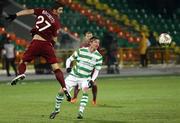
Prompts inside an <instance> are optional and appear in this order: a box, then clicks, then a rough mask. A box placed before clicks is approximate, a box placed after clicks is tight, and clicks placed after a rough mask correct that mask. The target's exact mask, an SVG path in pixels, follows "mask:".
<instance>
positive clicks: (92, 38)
mask: <svg viewBox="0 0 180 123" xmlns="http://www.w3.org/2000/svg"><path fill="white" fill-rule="evenodd" d="M94 40H99V38H98V37H96V36H93V37H91V38H90V40H89V41H90V42H92V41H94Z"/></svg>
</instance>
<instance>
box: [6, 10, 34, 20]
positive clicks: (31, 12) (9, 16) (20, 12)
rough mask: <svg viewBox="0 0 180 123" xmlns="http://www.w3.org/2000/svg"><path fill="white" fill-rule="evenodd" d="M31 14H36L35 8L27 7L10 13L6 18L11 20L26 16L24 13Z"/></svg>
mask: <svg viewBox="0 0 180 123" xmlns="http://www.w3.org/2000/svg"><path fill="white" fill-rule="evenodd" d="M30 14H34V9H25V10H22V11H19V12H17V13H16V14H9V15H8V17H6V20H8V21H10V22H11V21H13V20H14V19H16V17H18V16H24V15H30Z"/></svg>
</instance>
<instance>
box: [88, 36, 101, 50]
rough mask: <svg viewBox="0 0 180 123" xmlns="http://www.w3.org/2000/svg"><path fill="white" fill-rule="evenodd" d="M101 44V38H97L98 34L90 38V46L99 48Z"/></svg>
mask: <svg viewBox="0 0 180 123" xmlns="http://www.w3.org/2000/svg"><path fill="white" fill-rule="evenodd" d="M99 44H100V40H99V38H97V37H96V36H93V37H91V38H90V40H89V47H91V48H92V49H94V50H97V49H98V47H99Z"/></svg>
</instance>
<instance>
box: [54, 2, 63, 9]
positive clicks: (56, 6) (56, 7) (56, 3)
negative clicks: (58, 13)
mask: <svg viewBox="0 0 180 123" xmlns="http://www.w3.org/2000/svg"><path fill="white" fill-rule="evenodd" d="M59 7H64V5H63V4H61V3H60V2H58V1H55V2H54V3H53V5H52V7H51V9H52V10H53V9H58V8H59Z"/></svg>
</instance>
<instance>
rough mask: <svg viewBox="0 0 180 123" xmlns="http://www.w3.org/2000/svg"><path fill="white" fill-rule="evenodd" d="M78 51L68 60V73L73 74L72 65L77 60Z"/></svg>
mask: <svg viewBox="0 0 180 123" xmlns="http://www.w3.org/2000/svg"><path fill="white" fill-rule="evenodd" d="M77 55H78V53H77V51H75V52H74V53H73V54H72V55H71V56H70V57H69V58H67V60H66V72H67V73H70V72H71V63H72V61H74V60H75V59H76V58H77Z"/></svg>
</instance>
